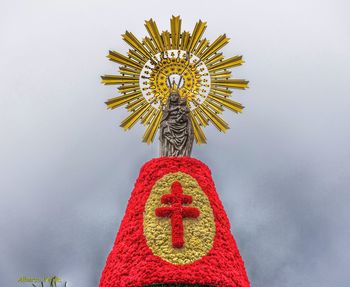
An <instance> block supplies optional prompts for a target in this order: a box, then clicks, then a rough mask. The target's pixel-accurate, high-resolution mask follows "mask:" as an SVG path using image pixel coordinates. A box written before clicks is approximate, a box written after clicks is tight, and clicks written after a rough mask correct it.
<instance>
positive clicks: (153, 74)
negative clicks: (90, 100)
mask: <svg viewBox="0 0 350 287" xmlns="http://www.w3.org/2000/svg"><path fill="white" fill-rule="evenodd" d="M145 22H146V23H145V27H146V29H147V31H148V33H149V37H147V36H146V37H145V38H143V39H142V41H139V40H138V39H137V38H136V37H135V36H134V35H133V34H132V33H131V32H128V31H126V32H125V34H123V35H122V36H123V40H124V41H125V42H127V43H128V44H129V45H130V46H131V47H132V48H131V49H130V50H129V52H128V56H124V55H122V54H120V53H118V52H115V51H109V54H108V56H107V57H108V58H109V59H110V60H111V61H114V62H116V63H118V64H120V67H119V73H120V75H104V76H102V83H103V84H106V85H119V87H118V90H119V91H120V93H121V94H122V95H120V96H118V97H115V98H112V99H109V100H108V101H107V102H106V104H107V106H108V108H110V109H114V108H116V107H119V106H122V105H126V109H127V110H128V111H130V112H131V114H130V115H129V116H128V117H127V118H126V119H125V120H123V121H122V123H121V127H123V128H124V129H125V130H128V129H130V128H131V127H132V126H133V125H134V124H135V123H136V122H137V121H138V120H141V123H142V124H144V125H145V126H147V129H146V131H145V133H144V135H143V141H144V142H146V143H148V144H149V143H151V142H152V141H153V139H154V137H155V134H156V132H157V130H158V127H159V123H160V120H161V118H162V111H163V108H162V107H163V105H164V104H165V103H166V102H167V98H168V96H169V94H170V91H171V89H174V88H175V89H177V90H178V92H179V94H180V96H181V97H182V98H186V99H187V105H188V107H189V108H190V111H191V112H190V117H191V122H192V125H193V129H194V136H195V139H196V142H197V143H198V144H202V143H206V137H205V135H204V132H203V130H202V127H205V126H207V125H208V124H209V122H212V123H213V124H214V126H215V127H216V128H217V129H218V130H219V131H222V132H225V131H226V130H227V129H228V128H229V126H228V124H227V123H226V122H225V121H224V120H223V119H222V118H221V117H220V116H219V114H221V113H222V112H223V111H224V108H228V109H230V110H231V111H233V112H236V113H240V112H242V109H243V106H242V105H241V104H240V103H238V102H235V101H233V100H231V99H230V98H229V97H230V96H232V91H231V89H245V88H247V87H248V81H246V80H242V79H232V78H231V72H230V71H229V69H230V68H233V67H236V66H239V65H241V64H242V63H244V62H243V60H242V56H234V57H231V58H228V59H224V56H223V53H222V52H219V50H220V49H221V48H222V47H223V46H225V45H226V44H227V43H228V42H229V39H228V38H227V37H226V35H225V34H224V35H221V36H219V37H218V38H217V39H216V40H215V41H214V42H213V43H211V44H210V42H209V41H208V40H207V39H205V38H203V39H202V35H203V33H204V31H205V29H206V23H205V22H202V21H201V20H200V21H198V22H197V23H196V25H195V27H194V29H193V32H192V33H189V32H186V31H183V32H181V19H180V16H177V17H175V16H173V17H172V18H171V19H170V26H171V31H170V32H169V31H163V32H162V33H160V32H159V30H158V28H157V25H156V23H155V22H154V21H153V20H152V19H150V20H149V21H145Z"/></svg>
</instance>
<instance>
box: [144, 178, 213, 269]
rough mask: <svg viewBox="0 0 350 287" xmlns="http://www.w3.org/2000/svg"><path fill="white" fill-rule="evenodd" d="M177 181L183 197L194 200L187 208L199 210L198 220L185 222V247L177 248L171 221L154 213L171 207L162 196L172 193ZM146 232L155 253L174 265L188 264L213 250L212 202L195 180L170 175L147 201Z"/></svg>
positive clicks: (159, 181) (145, 213)
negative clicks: (189, 197) (187, 196)
mask: <svg viewBox="0 0 350 287" xmlns="http://www.w3.org/2000/svg"><path fill="white" fill-rule="evenodd" d="M175 181H178V182H180V184H181V186H182V190H183V194H184V195H190V196H191V197H192V203H191V204H184V206H188V207H194V208H198V209H199V212H200V215H199V217H197V218H183V219H182V222H183V239H184V245H183V247H182V248H174V247H173V245H172V225H171V219H170V218H169V217H158V216H156V213H155V210H156V209H157V208H160V207H165V206H171V204H162V202H161V197H162V196H163V195H164V194H171V186H172V184H173V183H174V182H175ZM143 231H144V235H145V237H146V241H147V244H148V246H149V248H150V249H151V250H152V252H153V254H154V255H156V256H159V257H160V258H162V259H163V260H165V261H167V262H170V263H172V264H175V265H183V264H189V263H192V262H194V261H196V260H199V259H201V258H202V257H203V256H204V255H206V254H207V253H208V252H209V250H210V249H211V248H212V247H213V242H214V236H215V221H214V215H213V210H212V208H211V206H210V202H209V199H208V197H207V195H206V194H205V193H204V192H203V190H202V189H201V188H200V186H199V184H198V182H197V181H196V179H194V178H193V177H192V176H190V175H188V174H186V173H183V172H176V173H168V174H166V175H164V176H163V177H162V178H161V179H159V180H158V181H157V182H156V183H155V185H154V186H153V188H152V190H151V193H150V195H149V198H148V200H147V202H146V206H145V212H144V216H143Z"/></svg>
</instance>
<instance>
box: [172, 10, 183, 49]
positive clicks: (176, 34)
mask: <svg viewBox="0 0 350 287" xmlns="http://www.w3.org/2000/svg"><path fill="white" fill-rule="evenodd" d="M170 26H171V47H172V49H174V50H175V49H178V48H179V43H180V33H181V19H180V16H177V17H175V16H173V17H172V18H171V19H170Z"/></svg>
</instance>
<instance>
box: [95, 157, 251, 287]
mask: <svg viewBox="0 0 350 287" xmlns="http://www.w3.org/2000/svg"><path fill="white" fill-rule="evenodd" d="M127 286H128V287H141V286H148V287H150V286H154V287H156V286H157V287H162V286H164V287H165V286H167V287H175V286H176V287H180V286H181V287H195V286H197V287H199V286H202V287H204V286H207V287H209V286H210V287H211V286H220V287H249V281H248V278H247V275H246V271H245V268H244V264H243V261H242V258H241V256H240V254H239V251H238V248H237V246H236V243H235V240H234V238H233V236H232V234H231V231H230V223H229V221H228V218H227V215H226V213H225V211H224V208H223V206H222V203H221V201H220V199H219V197H218V194H217V193H216V190H215V186H214V183H213V180H212V178H211V173H210V170H209V168H208V167H207V166H206V165H204V164H203V163H202V162H200V161H199V160H196V159H194V158H188V157H178V158H177V157H162V158H157V159H153V160H151V161H149V162H147V163H146V164H145V165H144V166H143V167H142V169H141V172H140V175H139V177H138V179H137V181H136V184H135V187H134V190H133V192H132V194H131V197H130V199H129V203H128V207H127V209H126V212H125V216H124V219H123V221H122V222H121V225H120V229H119V232H118V234H117V238H116V240H115V243H114V247H113V249H112V251H111V253H110V254H109V256H108V259H107V263H106V266H105V268H104V270H103V273H102V277H101V281H100V287H127Z"/></svg>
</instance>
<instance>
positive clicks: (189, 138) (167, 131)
mask: <svg viewBox="0 0 350 287" xmlns="http://www.w3.org/2000/svg"><path fill="white" fill-rule="evenodd" d="M193 139H194V135H193V127H192V123H191V119H190V109H189V108H188V106H187V101H186V99H182V98H181V97H180V95H179V92H178V91H177V89H175V90H171V92H170V95H169V97H168V100H167V103H166V105H165V107H164V109H163V117H162V120H161V122H160V127H159V140H160V156H190V155H191V151H192V145H193Z"/></svg>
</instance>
